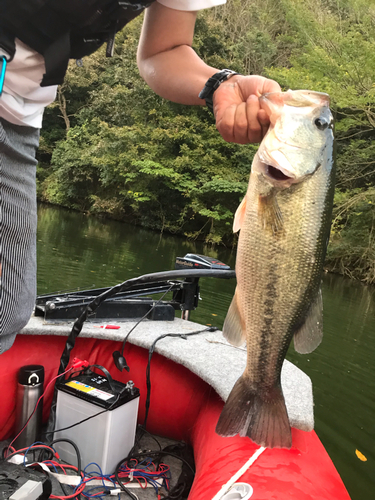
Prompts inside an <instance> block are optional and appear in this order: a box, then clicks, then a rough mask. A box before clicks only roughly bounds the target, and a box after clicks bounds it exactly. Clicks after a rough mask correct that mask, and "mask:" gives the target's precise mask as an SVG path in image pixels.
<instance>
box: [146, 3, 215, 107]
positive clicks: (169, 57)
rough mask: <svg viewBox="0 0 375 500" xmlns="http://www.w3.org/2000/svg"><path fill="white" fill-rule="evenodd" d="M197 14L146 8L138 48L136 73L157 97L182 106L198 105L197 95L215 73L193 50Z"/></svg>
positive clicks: (164, 8)
mask: <svg viewBox="0 0 375 500" xmlns="http://www.w3.org/2000/svg"><path fill="white" fill-rule="evenodd" d="M196 16H197V14H196V12H191V11H178V10H174V9H169V8H168V7H164V6H163V5H161V4H160V3H158V2H154V3H153V4H151V6H150V7H149V8H148V9H147V11H146V14H145V19H144V23H143V27H142V33H141V38H140V41H139V46H138V53H137V62H138V67H139V71H140V73H141V76H142V77H143V78H144V80H145V81H146V82H147V83H148V85H149V86H150V87H151V88H152V89H153V90H154V91H155V92H156V93H157V94H159V95H160V96H162V97H164V98H166V99H169V100H171V101H174V102H178V103H181V104H200V105H204V104H205V102H204V100H202V99H199V97H198V94H199V92H200V91H201V90H202V88H203V87H204V85H205V83H206V81H207V80H208V78H210V77H211V76H212V75H213V74H214V73H216V72H217V69H216V68H212V67H210V66H208V65H207V64H205V63H204V62H203V61H202V60H201V59H200V58H199V57H198V55H197V54H196V53H195V51H194V50H193V49H192V43H193V37H194V27H195V20H196Z"/></svg>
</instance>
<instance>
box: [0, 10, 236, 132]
mask: <svg viewBox="0 0 375 500" xmlns="http://www.w3.org/2000/svg"><path fill="white" fill-rule="evenodd" d="M157 1H158V2H159V3H161V4H162V5H164V6H166V7H169V8H171V9H176V10H186V11H196V10H202V9H207V8H210V7H215V6H217V5H222V4H224V3H225V2H226V0H157ZM44 73H45V65H44V58H43V56H42V55H41V54H39V53H38V52H36V51H35V50H32V49H30V48H29V47H28V46H27V45H25V44H24V43H22V42H21V41H20V40H18V39H16V53H15V56H14V58H13V60H12V61H11V62H10V63H8V65H7V68H6V73H5V81H4V88H3V93H2V95H1V97H0V117H2V118H4V119H5V120H7V121H8V122H10V123H14V124H15V125H24V126H29V127H35V128H41V126H42V119H43V112H44V108H45V107H46V106H48V104H51V102H53V101H54V100H55V98H56V90H57V85H51V86H49V87H41V86H40V82H41V81H42V78H43V75H44Z"/></svg>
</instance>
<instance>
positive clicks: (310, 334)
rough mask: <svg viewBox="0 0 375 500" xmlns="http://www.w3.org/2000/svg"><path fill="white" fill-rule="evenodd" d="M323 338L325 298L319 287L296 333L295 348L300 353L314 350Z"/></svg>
mask: <svg viewBox="0 0 375 500" xmlns="http://www.w3.org/2000/svg"><path fill="white" fill-rule="evenodd" d="M322 338H323V298H322V290H321V289H320V288H319V291H318V293H317V296H316V297H315V300H314V301H313V302H312V303H311V306H310V309H309V310H308V313H307V316H306V320H305V322H304V324H303V325H302V326H301V327H300V328H299V330H297V331H296V333H295V334H294V349H295V350H296V351H297V352H299V353H300V354H309V353H310V352H313V351H314V350H315V349H316V348H317V347H318V345H319V344H320V343H321V341H322Z"/></svg>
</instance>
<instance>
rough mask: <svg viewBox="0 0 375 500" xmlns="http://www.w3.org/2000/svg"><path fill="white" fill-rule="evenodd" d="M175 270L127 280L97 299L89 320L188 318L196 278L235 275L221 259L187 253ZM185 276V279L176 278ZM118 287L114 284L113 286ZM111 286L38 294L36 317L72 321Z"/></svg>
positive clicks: (193, 302) (195, 303)
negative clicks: (167, 297) (166, 295)
mask: <svg viewBox="0 0 375 500" xmlns="http://www.w3.org/2000/svg"><path fill="white" fill-rule="evenodd" d="M175 268H176V270H175V271H166V272H161V273H153V274H148V275H145V276H141V277H139V278H133V279H131V280H128V282H126V283H128V284H129V285H128V286H125V287H124V288H123V289H121V290H118V291H117V292H116V293H114V294H111V296H110V297H106V298H105V300H103V301H100V304H99V305H98V307H97V308H96V309H95V311H92V312H91V313H90V320H91V321H92V320H94V321H95V320H103V319H105V320H110V319H112V320H116V319H117V320H130V319H136V318H141V317H144V316H146V318H147V319H148V320H153V321H173V320H174V317H175V311H181V317H182V319H189V315H190V311H193V310H195V309H196V308H197V306H198V300H199V278H203V277H214V278H225V279H229V278H234V277H235V272H234V271H233V270H231V269H230V267H229V266H228V265H226V264H224V263H223V262H221V261H219V260H217V259H214V258H212V257H207V256H205V255H197V254H192V253H188V254H186V255H185V256H184V257H177V258H176V263H175ZM176 278H184V279H176ZM116 288H117V287H116ZM110 290H112V288H96V289H92V290H81V291H77V292H68V293H63V294H47V295H39V296H38V297H37V299H36V305H35V316H43V318H44V319H45V320H46V321H66V320H75V319H76V318H77V317H78V316H80V315H81V314H82V313H83V312H84V310H85V309H86V308H87V306H88V304H90V303H91V302H92V301H94V300H95V299H98V298H99V297H100V296H101V295H102V294H106V293H109V291H110ZM169 291H170V292H172V299H170V300H162V301H158V302H157V303H155V299H153V298H152V297H150V295H155V294H163V293H167V292H169Z"/></svg>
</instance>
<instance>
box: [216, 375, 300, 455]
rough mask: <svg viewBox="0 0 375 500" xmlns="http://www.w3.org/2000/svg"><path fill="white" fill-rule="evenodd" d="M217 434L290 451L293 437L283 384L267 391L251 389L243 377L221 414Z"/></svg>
mask: <svg viewBox="0 0 375 500" xmlns="http://www.w3.org/2000/svg"><path fill="white" fill-rule="evenodd" d="M216 432H217V434H219V435H220V436H225V437H228V436H235V435H236V434H239V435H240V436H248V437H249V438H250V439H251V440H252V441H254V442H255V443H257V444H259V445H260V446H265V447H267V448H290V447H291V446H292V434H291V430H290V424H289V418H288V412H287V409H286V406H285V400H284V396H283V393H282V390H281V386H280V384H278V385H277V386H275V387H272V388H271V389H270V390H268V391H262V390H256V389H253V388H252V387H251V386H249V384H248V382H247V380H246V379H245V377H244V376H243V375H242V376H241V377H240V378H239V379H238V380H237V382H236V383H235V385H234V387H233V389H232V392H231V393H230V394H229V397H228V399H227V402H226V403H225V406H224V408H223V410H222V412H221V415H220V417H219V420H218V423H217V425H216Z"/></svg>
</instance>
